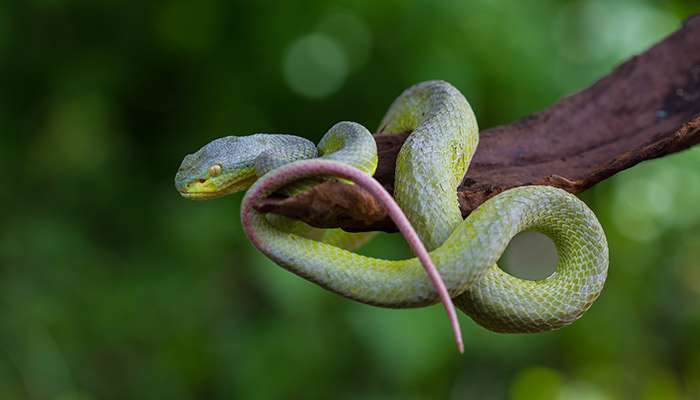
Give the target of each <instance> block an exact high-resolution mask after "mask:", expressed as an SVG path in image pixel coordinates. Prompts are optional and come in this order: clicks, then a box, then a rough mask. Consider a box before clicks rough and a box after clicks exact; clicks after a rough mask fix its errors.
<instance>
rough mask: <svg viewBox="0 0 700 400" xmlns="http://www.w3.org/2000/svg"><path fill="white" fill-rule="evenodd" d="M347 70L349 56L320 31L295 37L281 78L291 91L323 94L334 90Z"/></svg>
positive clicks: (329, 93)
mask: <svg viewBox="0 0 700 400" xmlns="http://www.w3.org/2000/svg"><path fill="white" fill-rule="evenodd" d="M348 72H349V66H348V58H347V56H346V54H345V52H344V51H343V48H342V47H341V46H340V44H339V43H338V42H337V41H336V40H335V39H333V38H331V37H329V36H327V35H325V34H322V33H311V34H309V35H306V36H302V37H300V38H299V39H297V40H296V41H295V42H294V43H292V45H291V46H290V48H289V51H288V52H287V57H286V58H285V60H284V78H285V80H286V82H287V85H289V88H290V89H292V91H294V93H296V94H298V95H300V96H303V97H307V98H323V97H327V96H329V95H331V94H333V93H335V92H336V91H337V90H338V89H340V87H341V86H342V85H343V83H344V82H345V78H347V75H348Z"/></svg>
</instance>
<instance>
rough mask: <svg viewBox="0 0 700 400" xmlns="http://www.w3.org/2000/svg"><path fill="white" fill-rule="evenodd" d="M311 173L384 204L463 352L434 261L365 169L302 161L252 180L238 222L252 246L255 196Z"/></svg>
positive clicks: (256, 239)
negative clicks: (349, 186) (350, 184)
mask: <svg viewBox="0 0 700 400" xmlns="http://www.w3.org/2000/svg"><path fill="white" fill-rule="evenodd" d="M311 176H330V177H336V178H342V179H347V180H349V181H352V182H354V183H355V184H357V185H359V186H361V187H362V188H364V189H365V190H367V191H368V192H370V193H371V194H372V195H373V196H374V197H375V198H376V199H377V200H378V201H379V202H380V203H381V204H382V205H384V207H385V208H386V210H387V212H388V213H389V216H390V217H391V219H392V221H394V223H395V224H396V227H397V228H399V231H400V232H401V233H402V234H403V236H404V237H405V238H406V241H407V242H408V244H409V246H410V247H411V250H412V251H413V253H414V254H415V255H416V256H417V257H418V259H419V260H420V262H421V264H422V265H423V268H425V271H426V272H427V273H428V276H429V277H430V280H431V281H432V282H433V285H434V286H435V289H436V290H437V293H438V296H439V297H440V301H441V302H442V304H443V305H444V306H445V310H446V311H447V316H448V318H449V320H450V325H451V326H452V333H453V334H454V337H455V340H456V342H457V348H458V349H459V352H460V353H464V342H463V340H462V332H461V330H460V327H459V320H458V319H457V312H456V311H455V307H454V304H453V303H452V299H451V298H450V295H449V293H448V292H447V287H446V286H445V282H443V280H442V277H441V276H440V274H439V272H438V270H437V268H436V267H435V264H433V261H432V260H431V259H430V255H429V254H428V250H427V249H426V248H425V246H424V245H423V242H421V240H420V238H419V237H418V234H417V233H416V230H415V229H413V226H412V225H411V222H410V221H409V220H408V218H407V217H406V215H405V214H404V213H403V211H402V210H401V207H399V205H398V204H397V203H396V200H394V198H393V197H392V196H391V195H390V194H389V192H387V191H386V189H384V187H383V186H382V185H381V184H380V183H379V182H378V181H376V180H375V179H374V178H372V177H371V176H369V175H367V174H366V173H365V172H363V171H361V170H359V169H357V168H355V167H352V166H350V165H346V164H341V163H338V162H334V161H330V160H320V159H314V160H304V161H303V162H292V163H290V164H287V165H285V166H283V167H281V168H279V169H277V170H275V171H274V172H272V173H271V174H267V175H265V176H263V177H262V178H261V179H260V180H258V182H256V184H255V185H253V187H251V188H250V189H249V190H248V193H247V195H246V197H245V198H244V200H243V204H241V209H242V211H243V212H242V213H241V223H242V225H243V229H244V230H245V231H246V234H248V237H249V239H250V240H251V242H253V244H254V245H255V246H256V247H259V244H260V242H261V240H260V238H259V237H258V236H257V235H256V234H254V232H253V229H252V228H251V224H252V222H251V219H250V214H251V212H253V211H254V208H253V202H254V201H255V200H256V199H258V198H264V197H266V196H268V195H269V194H270V193H272V192H273V191H274V190H275V189H277V188H279V187H281V186H283V185H284V184H286V183H288V182H290V181H293V180H297V179H301V178H307V177H311Z"/></svg>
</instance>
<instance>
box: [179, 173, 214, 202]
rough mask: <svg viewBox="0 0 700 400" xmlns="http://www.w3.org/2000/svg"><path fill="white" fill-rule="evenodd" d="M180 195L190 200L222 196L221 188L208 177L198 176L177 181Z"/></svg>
mask: <svg viewBox="0 0 700 400" xmlns="http://www.w3.org/2000/svg"><path fill="white" fill-rule="evenodd" d="M176 187H177V191H178V192H179V193H180V196H182V197H184V198H186V199H191V200H208V199H213V198H216V197H220V196H223V194H222V193H221V190H220V189H219V188H218V187H217V186H216V185H215V184H214V182H212V181H211V179H210V178H200V179H195V180H192V181H187V182H177V183H176Z"/></svg>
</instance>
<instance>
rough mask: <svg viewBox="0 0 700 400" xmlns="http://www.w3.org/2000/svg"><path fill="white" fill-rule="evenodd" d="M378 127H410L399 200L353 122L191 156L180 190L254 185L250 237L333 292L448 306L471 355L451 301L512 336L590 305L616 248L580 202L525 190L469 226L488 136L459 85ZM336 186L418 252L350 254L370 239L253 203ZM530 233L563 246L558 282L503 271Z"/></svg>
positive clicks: (404, 100) (206, 192)
mask: <svg viewBox="0 0 700 400" xmlns="http://www.w3.org/2000/svg"><path fill="white" fill-rule="evenodd" d="M379 132H380V133H399V132H411V134H410V136H409V137H408V139H407V140H406V142H405V143H404V145H403V147H402V148H401V151H400V152H399V155H398V159H397V165H396V174H395V176H396V178H395V190H394V198H395V202H394V200H392V198H391V196H390V195H389V194H388V193H386V191H384V190H383V188H382V187H381V185H379V184H378V183H377V182H376V181H375V180H374V179H373V178H371V175H372V174H373V173H374V170H375V168H376V162H377V151H376V145H375V142H374V140H373V139H372V136H371V134H370V132H369V131H368V130H367V129H365V128H364V127H363V126H361V125H359V124H357V123H352V122H341V123H338V124H336V125H335V126H334V127H332V128H331V129H330V130H329V131H328V133H326V135H325V136H324V137H323V139H322V140H321V142H319V145H318V147H316V146H314V145H313V144H312V143H311V142H309V141H308V140H306V139H303V138H299V137H296V136H291V135H277V134H255V135H250V136H228V137H225V138H221V139H217V140H214V141H213V142H211V143H209V144H207V145H206V146H204V147H203V148H202V149H200V150H199V151H197V152H196V153H194V154H190V155H188V156H186V157H185V159H184V160H183V162H182V164H181V165H180V168H179V170H178V172H177V175H176V177H175V186H176V188H177V190H178V191H179V192H180V194H181V195H182V196H184V197H186V198H190V199H196V200H203V199H209V198H215V197H220V196H224V195H227V194H231V193H235V192H238V191H242V190H246V189H248V191H247V193H246V195H245V196H244V199H243V202H242V205H241V221H242V225H243V228H244V231H245V233H246V235H247V236H248V238H249V239H250V240H251V241H252V242H253V244H254V245H255V246H256V247H257V248H258V249H260V250H261V251H262V252H263V253H264V254H266V255H267V256H268V257H270V258H271V259H272V260H274V261H275V262H276V263H277V264H278V265H280V266H282V267H284V268H286V269H288V270H290V271H291V272H293V273H295V274H297V275H299V276H301V277H303V278H305V279H308V280H310V281H312V282H314V283H316V284H318V285H320V286H322V287H324V288H326V289H328V290H331V291H333V292H335V293H338V294H340V295H342V296H345V297H348V298H351V299H353V300H357V301H360V302H363V303H367V304H372V305H377V306H381V307H391V308H404V307H422V306H427V305H431V304H435V303H437V302H439V301H442V302H443V303H444V304H445V307H446V308H447V310H448V314H449V315H450V321H451V323H452V326H453V331H454V334H455V337H456V338H457V342H458V346H459V348H460V351H461V350H462V349H463V347H462V346H463V345H462V341H461V336H460V333H459V327H458V323H457V319H456V316H455V315H454V309H453V303H452V302H454V305H455V306H456V307H458V308H459V309H461V310H462V311H464V312H465V313H466V314H468V315H469V316H470V317H471V318H472V319H473V320H474V321H476V322H477V323H478V324H479V325H482V326H484V327H485V328H487V329H490V330H492V331H496V332H502V333H523V332H546V331H551V330H554V329H558V328H561V327H563V326H566V325H568V324H570V323H572V322H573V321H575V320H576V319H578V318H579V317H580V316H581V315H582V314H583V313H584V312H585V311H586V310H587V309H588V308H589V307H590V306H591V304H592V303H593V301H594V300H595V299H596V298H597V297H598V295H599V294H600V292H601V290H602V289H603V285H604V283H605V278H606V276H607V270H608V246H607V240H606V238H605V234H604V232H603V229H602V227H601V226H600V224H599V223H598V220H597V218H596V217H595V215H594V214H593V212H592V211H591V210H590V209H589V208H588V207H587V206H586V205H585V203H583V202H582V201H581V200H579V199H578V198H577V197H576V196H574V195H572V194H570V193H567V192H565V191H563V190H560V189H556V188H552V187H548V186H523V187H518V188H514V189H510V190H507V191H505V192H503V193H501V194H499V195H497V196H494V197H493V198H491V199H489V200H488V201H486V202H485V203H483V204H482V205H481V206H479V207H478V208H477V209H476V210H474V211H473V212H472V213H471V214H470V215H469V216H468V217H467V218H466V219H464V220H463V219H462V216H461V213H460V209H459V204H458V202H457V193H456V190H457V186H458V185H459V184H460V183H461V181H462V179H463V177H464V175H465V173H466V171H467V168H468V166H469V163H470V160H471V158H472V155H473V154H474V152H475V150H476V146H477V143H478V135H479V134H478V127H477V123H476V117H475V116H474V113H473V111H472V109H471V107H470V105H469V103H468V102H467V100H466V99H465V98H464V96H463V95H462V94H461V93H460V92H459V91H458V90H457V89H455V88H454V87H453V86H452V85H450V84H449V83H446V82H443V81H429V82H422V83H419V84H416V85H414V86H412V87H410V88H408V89H407V90H405V91H404V92H403V93H402V94H401V95H400V96H399V97H398V98H397V99H396V100H395V101H394V103H393V104H392V105H391V107H390V108H389V110H388V112H387V114H386V115H385V117H384V118H383V120H382V122H381V124H380V128H379ZM324 179H339V180H341V181H344V182H347V183H350V182H348V181H352V182H354V183H356V184H358V185H360V186H362V187H363V188H365V189H367V190H369V191H370V192H371V193H372V194H374V195H375V196H377V198H378V199H379V200H380V202H382V203H383V204H384V205H385V206H386V208H387V209H388V210H389V212H390V215H391V216H392V218H393V219H394V221H395V222H396V223H397V226H398V227H399V228H400V230H401V232H402V233H403V234H404V236H406V239H407V241H408V242H409V244H410V245H411V248H412V249H413V251H414V253H415V254H416V255H417V257H416V258H412V259H408V260H400V261H394V260H382V259H377V258H372V257H367V256H361V255H357V254H355V253H352V252H351V250H353V249H354V248H356V247H358V246H359V245H361V244H362V243H363V242H364V241H365V240H366V239H368V238H369V235H367V234H350V233H345V232H342V231H339V230H330V231H323V230H319V229H316V228H312V227H310V226H308V225H305V224H303V223H299V222H295V221H291V220H288V219H286V218H284V217H281V216H278V215H273V214H262V213H260V212H258V211H256V210H255V209H254V208H253V206H252V204H253V202H254V201H255V200H256V199H259V198H264V197H266V196H269V195H270V194H272V193H274V192H277V193H282V194H284V195H293V194H295V193H299V192H301V191H304V190H307V189H308V188H309V187H311V186H313V185H315V184H317V183H319V182H321V181H322V180H324ZM397 204H398V205H397ZM404 215H405V217H406V218H407V221H406V220H405V218H404ZM408 221H410V223H409V222H408ZM412 227H413V228H415V231H414V230H413V228H412ZM524 230H532V231H537V232H540V233H543V234H545V235H547V236H548V237H549V238H550V239H551V240H552V241H553V243H554V245H555V247H556V249H557V254H558V259H559V261H558V265H557V267H556V270H555V271H554V273H553V274H552V275H551V276H549V277H547V278H546V279H543V280H539V281H531V280H524V279H519V278H516V277H514V276H512V275H509V274H507V273H506V272H504V271H502V270H501V269H500V268H498V266H497V265H496V262H497V261H498V259H499V258H500V256H501V254H502V253H503V251H504V250H505V248H506V247H507V245H508V243H509V241H510V240H511V238H513V236H515V235H516V234H518V233H519V232H521V231H524ZM426 249H427V250H428V251H429V255H428V254H426V252H425V250H426ZM426 271H427V272H428V273H426Z"/></svg>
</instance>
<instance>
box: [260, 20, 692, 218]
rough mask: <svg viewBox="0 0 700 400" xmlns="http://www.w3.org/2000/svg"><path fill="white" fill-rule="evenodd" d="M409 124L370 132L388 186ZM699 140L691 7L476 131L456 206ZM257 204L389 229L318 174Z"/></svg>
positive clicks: (579, 180)
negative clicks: (569, 85) (606, 61)
mask: <svg viewBox="0 0 700 400" xmlns="http://www.w3.org/2000/svg"><path fill="white" fill-rule="evenodd" d="M407 136H408V134H399V135H385V134H384V135H379V134H377V135H375V139H376V141H377V147H378V150H379V166H378V168H377V172H376V173H375V175H374V176H375V178H376V179H377V180H378V181H379V182H381V183H382V184H383V185H384V187H386V188H387V189H388V190H389V191H392V190H393V182H394V165H395V162H396V155H397V153H398V150H399V149H400V147H401V144H402V143H403V141H404V140H405V139H406V137H407ZM699 142H700V14H697V15H694V16H693V17H690V18H688V19H687V20H686V21H685V22H684V23H683V26H682V27H681V29H680V30H678V31H676V32H674V33H673V34H672V35H670V36H669V37H667V38H666V39H664V40H663V41H661V42H660V43H658V44H656V45H655V46H654V47H652V48H651V49H650V50H648V51H647V52H645V53H643V54H641V55H639V56H636V57H633V58H631V59H629V60H628V61H626V62H625V63H623V64H622V65H620V66H618V67H617V68H616V69H615V70H614V71H613V72H612V73H611V74H610V75H607V76H606V77H604V78H602V79H600V80H599V81H597V82H596V83H594V84H593V85H591V86H589V87H588V88H586V89H584V90H582V91H580V92H578V93H575V94H573V95H571V96H568V97H565V98H563V99H561V100H559V101H558V102H557V103H555V104H553V105H552V106H550V107H549V108H547V109H545V110H543V111H541V112H539V113H536V114H532V115H528V116H526V117H524V118H523V119H521V120H519V121H517V122H515V123H513V124H510V125H507V126H499V127H495V128H491V129H488V130H485V131H482V132H481V134H480V142H479V146H478V148H477V151H476V154H475V156H474V159H473V161H472V164H471V166H470V168H469V171H468V172H467V174H466V176H465V177H464V180H463V182H462V184H461V185H460V186H459V188H458V196H459V202H460V206H461V209H462V214H463V215H464V216H466V215H468V214H469V213H470V212H471V211H472V210H473V209H475V208H476V207H478V206H479V205H480V204H481V203H483V202H484V201H486V200H487V199H489V198H490V197H492V196H495V195H496V194H498V193H501V192H503V191H504V190H507V189H510V188H513V187H517V186H523V185H550V186H555V187H558V188H562V189H564V190H567V191H569V192H571V193H574V194H578V193H581V192H583V191H584V190H586V189H588V188H590V187H592V186H594V185H595V184H597V183H598V182H600V181H602V180H604V179H607V178H609V177H610V176H612V175H614V174H615V173H617V172H619V171H622V170H624V169H626V168H629V167H631V166H633V165H635V164H637V163H639V162H641V161H644V160H649V159H653V158H657V157H663V156H665V155H667V154H671V153H675V152H678V151H681V150H684V149H687V148H689V147H691V146H693V145H695V144H698V143H699ZM256 208H258V209H259V210H260V211H264V212H274V213H278V214H283V215H286V216H289V217H292V218H295V219H300V220H302V221H306V222H307V223H309V224H311V225H313V226H317V227H324V228H329V227H342V228H344V229H346V230H349V231H364V230H385V231H394V230H395V227H394V225H393V223H392V222H391V220H390V219H388V217H387V215H386V212H385V211H384V209H383V208H382V207H381V206H380V205H379V204H377V202H376V201H375V200H374V199H373V198H372V197H371V196H370V195H369V194H367V193H366V192H364V191H363V190H361V189H359V188H357V187H355V186H350V185H346V184H343V183H339V182H327V183H324V184H321V185H318V186H317V187H315V188H314V189H313V190H311V191H309V192H306V193H302V194H300V195H297V196H293V197H289V198H270V199H265V200H260V201H259V202H258V204H257V206H256Z"/></svg>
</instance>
